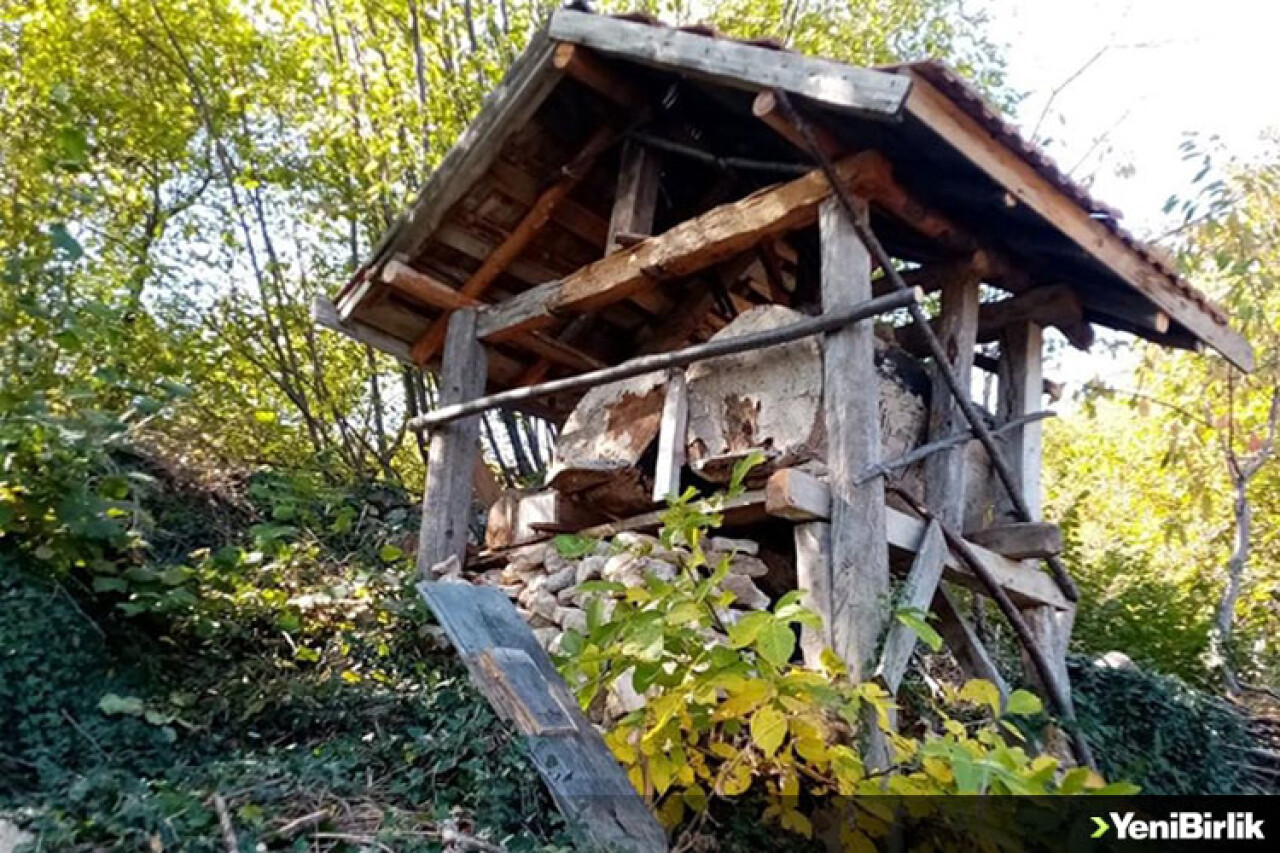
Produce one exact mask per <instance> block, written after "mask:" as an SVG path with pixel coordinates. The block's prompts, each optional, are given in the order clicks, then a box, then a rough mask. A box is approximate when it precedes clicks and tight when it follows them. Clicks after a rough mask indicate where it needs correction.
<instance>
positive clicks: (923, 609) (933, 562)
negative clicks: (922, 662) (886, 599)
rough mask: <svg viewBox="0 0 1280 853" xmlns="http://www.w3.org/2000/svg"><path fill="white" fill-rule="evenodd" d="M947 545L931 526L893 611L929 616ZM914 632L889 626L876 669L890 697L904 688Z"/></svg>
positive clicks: (934, 525) (934, 524)
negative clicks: (904, 677) (905, 611)
mask: <svg viewBox="0 0 1280 853" xmlns="http://www.w3.org/2000/svg"><path fill="white" fill-rule="evenodd" d="M946 553H947V543H946V540H944V539H943V536H942V528H940V527H939V526H938V524H937V522H932V523H930V524H929V526H928V527H927V528H926V529H925V532H924V539H923V540H922V541H921V542H920V550H919V551H917V552H916V558H915V560H913V561H912V563H911V570H910V571H909V572H907V577H906V580H904V581H903V582H902V588H901V589H900V590H899V591H898V593H897V595H896V596H895V598H894V602H893V607H894V611H895V612H896V611H898V610H909V611H916V615H917V617H918V618H923V616H921V615H920V614H927V613H928V612H929V608H930V605H931V604H932V602H933V598H934V593H935V592H936V591H937V589H938V582H939V581H941V580H942V566H943V562H944V561H945V559H946ZM917 639H918V638H917V636H916V632H915V629H914V628H912V627H910V626H909V625H905V624H903V623H902V622H900V621H898V620H897V619H894V620H893V621H892V622H891V623H890V624H889V631H888V633H887V634H886V635H885V638H884V648H883V649H882V650H881V652H880V663H879V664H878V665H877V666H876V672H875V678H876V680H878V681H879V682H880V683H881V684H883V685H884V687H885V689H886V690H888V691H889V692H890V693H891V694H894V695H896V694H897V692H898V687H899V686H900V685H901V684H902V676H903V674H904V673H906V671H907V664H908V663H910V661H911V653H912V652H913V651H915V647H916V640H917Z"/></svg>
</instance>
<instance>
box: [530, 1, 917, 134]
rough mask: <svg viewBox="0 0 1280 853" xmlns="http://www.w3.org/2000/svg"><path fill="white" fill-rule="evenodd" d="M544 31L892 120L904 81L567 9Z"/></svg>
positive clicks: (624, 55)
mask: <svg viewBox="0 0 1280 853" xmlns="http://www.w3.org/2000/svg"><path fill="white" fill-rule="evenodd" d="M550 34H551V37H552V38H554V39H560V40H562V41H568V42H573V43H574V44H580V45H584V46H586V47H590V48H592V49H594V50H598V51H600V52H601V53H604V54H606V55H609V56H615V57H618V58H621V59H627V60H630V61H633V62H639V63H642V64H644V65H648V66H651V67H654V68H659V69H662V70H664V71H672V72H675V73H678V74H683V75H688V76H690V77H696V78H699V79H703V80H709V81H711V82H714V83H718V84H720V85H723V86H732V87H734V88H738V89H747V90H750V91H757V90H760V89H774V88H779V89H785V90H787V91H789V92H795V93H796V94H797V95H803V96H805V97H806V98H810V99H812V100H814V101H817V102H819V103H821V104H823V105H825V106H829V107H833V108H835V109H838V110H844V111H848V112H852V113H856V114H858V115H862V116H866V117H868V118H874V119H879V120H883V121H891V120H894V119H896V118H897V116H898V115H899V113H900V112H901V110H902V106H903V103H904V101H905V99H906V95H907V88H908V85H909V81H908V80H905V79H902V78H901V77H899V79H897V80H895V79H893V78H894V77H895V76H896V75H893V74H887V73H884V72H880V71H872V70H870V69H866V68H857V67H854V66H850V65H845V64H844V63H840V62H833V61H831V60H826V59H817V58H813V57H808V56H804V55H802V54H798V53H791V52H789V51H779V50H770V49H769V48H766V47H761V46H757V45H750V44H744V43H742V42H738V41H731V40H729V39H711V38H707V37H706V36H702V35H697V34H694V33H687V32H682V31H680V30H677V29H672V28H668V27H654V26H649V25H647V24H642V23H638V22H634V21H623V20H619V19H617V18H608V17H605V16H603V15H592V14H588V13H583V12H576V11H572V10H568V9H560V10H559V11H557V12H556V13H555V14H554V15H553V16H552V18H551V28H550Z"/></svg>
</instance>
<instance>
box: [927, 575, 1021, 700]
mask: <svg viewBox="0 0 1280 853" xmlns="http://www.w3.org/2000/svg"><path fill="white" fill-rule="evenodd" d="M931 609H932V611H933V613H934V615H935V616H937V617H938V622H937V625H938V633H939V634H941V635H942V639H943V641H944V642H945V643H946V644H947V648H948V649H950V650H951V653H952V654H953V655H955V658H956V662H957V663H958V664H960V671H961V672H962V673H964V676H965V678H981V679H984V680H986V681H990V682H991V683H992V684H994V685H995V686H996V689H997V690H999V691H1000V699H1001V700H1002V701H1003V700H1004V699H1005V698H1006V697H1007V696H1008V695H1009V684H1008V682H1007V681H1005V680H1004V676H1003V675H1001V674H1000V670H999V669H998V668H997V667H996V664H995V661H993V660H992V659H991V655H990V654H989V653H988V652H987V647H986V646H984V645H983V644H982V640H981V639H979V638H978V634H977V632H976V631H974V630H973V626H972V625H970V624H969V620H968V619H966V618H965V617H964V614H963V613H961V612H960V610H959V608H958V607H956V603H955V599H954V598H953V597H952V595H951V593H950V592H948V591H947V588H946V587H945V586H941V587H939V588H938V591H937V593H936V594H935V595H934V597H933V607H932V608H931Z"/></svg>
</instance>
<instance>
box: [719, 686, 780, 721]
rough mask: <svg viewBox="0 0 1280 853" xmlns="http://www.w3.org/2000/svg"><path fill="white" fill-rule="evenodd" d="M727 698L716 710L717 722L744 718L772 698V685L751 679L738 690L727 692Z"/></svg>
mask: <svg viewBox="0 0 1280 853" xmlns="http://www.w3.org/2000/svg"><path fill="white" fill-rule="evenodd" d="M728 692H729V698H728V699H726V700H724V702H722V703H721V704H720V707H719V708H717V709H716V713H715V717H716V719H717V720H727V719H731V718H733V717H744V716H746V715H747V714H749V713H751V712H752V711H754V710H755V709H756V708H759V707H760V706H761V705H763V704H764V703H765V702H766V701H768V700H769V699H772V698H773V695H774V688H773V685H772V684H770V683H769V682H767V681H764V680H763V679H759V678H753V679H751V680H750V681H747V682H745V683H744V684H743V685H742V687H741V688H739V689H738V690H729V691H728Z"/></svg>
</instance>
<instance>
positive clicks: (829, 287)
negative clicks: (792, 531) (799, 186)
mask: <svg viewBox="0 0 1280 853" xmlns="http://www.w3.org/2000/svg"><path fill="white" fill-rule="evenodd" d="M862 215H865V209H864V210H863V211H862ZM818 232H819V235H820V240H821V254H822V307H823V310H824V311H835V310H838V309H840V308H846V307H849V306H852V305H856V304H858V303H860V302H863V301H865V300H866V299H868V298H870V296H871V257H870V255H869V254H868V252H867V248H866V246H864V245H863V244H862V241H861V240H859V239H858V236H857V233H856V232H855V231H854V228H853V224H852V223H851V222H850V221H849V220H848V218H847V217H846V216H845V213H844V210H843V208H842V207H841V206H840V204H839V203H838V201H837V200H835V199H830V200H828V201H826V202H824V203H823V204H822V208H821V213H820V214H819V220H818ZM822 387H823V411H824V420H825V423H826V430H827V469H828V471H829V472H830V473H829V476H830V481H829V487H830V489H831V599H832V601H831V612H830V613H824V614H821V615H822V616H823V618H824V619H829V620H830V621H831V624H832V640H833V649H834V651H835V652H836V654H838V655H840V657H841V659H843V660H844V661H845V662H846V663H847V664H848V666H849V672H850V677H852V678H853V679H854V680H855V681H859V680H862V679H863V678H864V677H865V676H866V673H867V672H868V671H869V670H870V668H871V667H872V666H873V665H874V663H875V653H876V648H877V646H878V645H879V641H880V635H881V633H882V632H883V630H884V623H885V612H884V610H885V608H884V601H885V598H886V597H887V595H888V592H889V551H888V545H887V540H886V538H885V506H884V482H883V481H882V480H881V479H879V478H876V479H875V480H872V481H870V482H866V483H862V484H861V485H859V484H857V482H856V478H857V476H858V473H859V472H860V471H861V470H862V468H863V467H865V466H866V465H868V464H873V463H875V462H878V461H880V408H879V393H878V388H879V383H878V382H877V380H876V368H875V331H874V329H873V328H872V325H871V324H870V323H857V324H854V325H850V326H846V327H845V328H843V329H840V330H839V331H836V332H831V333H829V334H828V335H827V337H826V339H825V340H824V341H823V348H822Z"/></svg>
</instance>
